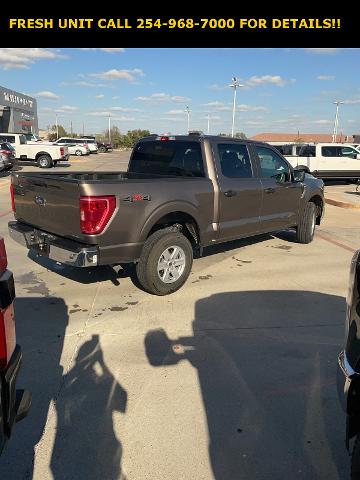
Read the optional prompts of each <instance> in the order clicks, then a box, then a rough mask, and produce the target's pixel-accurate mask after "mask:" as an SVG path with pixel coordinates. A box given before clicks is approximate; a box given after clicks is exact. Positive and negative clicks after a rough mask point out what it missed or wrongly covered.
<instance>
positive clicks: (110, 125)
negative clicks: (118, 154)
mask: <svg viewBox="0 0 360 480" xmlns="http://www.w3.org/2000/svg"><path fill="white" fill-rule="evenodd" d="M109 143H111V113H109Z"/></svg>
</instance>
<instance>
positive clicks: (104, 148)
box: [96, 142, 113, 153]
mask: <svg viewBox="0 0 360 480" xmlns="http://www.w3.org/2000/svg"><path fill="white" fill-rule="evenodd" d="M96 143H97V147H98V150H99V152H100V153H105V152H108V151H109V150H112V149H113V146H112V143H106V142H96Z"/></svg>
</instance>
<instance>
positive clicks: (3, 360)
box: [0, 303, 16, 370]
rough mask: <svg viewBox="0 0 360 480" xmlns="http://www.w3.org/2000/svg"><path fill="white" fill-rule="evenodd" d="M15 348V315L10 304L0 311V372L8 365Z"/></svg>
mask: <svg viewBox="0 0 360 480" xmlns="http://www.w3.org/2000/svg"><path fill="white" fill-rule="evenodd" d="M15 347H16V332H15V315H14V307H13V304H12V303H11V304H10V305H9V306H8V307H7V308H4V309H3V310H0V370H2V369H4V368H5V367H6V365H7V364H8V363H9V360H10V357H11V355H12V353H13V351H14V350H15Z"/></svg>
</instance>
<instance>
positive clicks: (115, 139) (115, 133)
mask: <svg viewBox="0 0 360 480" xmlns="http://www.w3.org/2000/svg"><path fill="white" fill-rule="evenodd" d="M122 137H123V135H121V132H120V130H119V128H118V127H117V126H116V125H114V126H113V127H111V128H110V138H111V143H112V144H113V147H114V148H118V147H119V145H120V143H121V138H122ZM97 140H100V141H102V142H108V141H109V129H108V128H107V129H106V130H104V132H103V133H102V134H101V135H99V138H97Z"/></svg>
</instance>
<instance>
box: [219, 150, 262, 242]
mask: <svg viewBox="0 0 360 480" xmlns="http://www.w3.org/2000/svg"><path fill="white" fill-rule="evenodd" d="M213 148H214V149H215V152H214V153H215V157H216V159H217V175H218V182H219V188H220V195H219V198H220V200H219V239H220V240H230V239H234V238H241V237H246V236H248V235H252V234H254V233H257V232H258V230H259V228H260V208H261V200H262V186H261V182H260V180H259V178H257V175H256V170H255V169H254V165H253V163H252V162H251V159H250V153H249V151H248V147H247V145H246V144H245V143H244V144H242V143H239V142H236V143H235V142H233V143H231V142H229V141H227V142H224V143H217V144H214V146H213Z"/></svg>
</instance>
